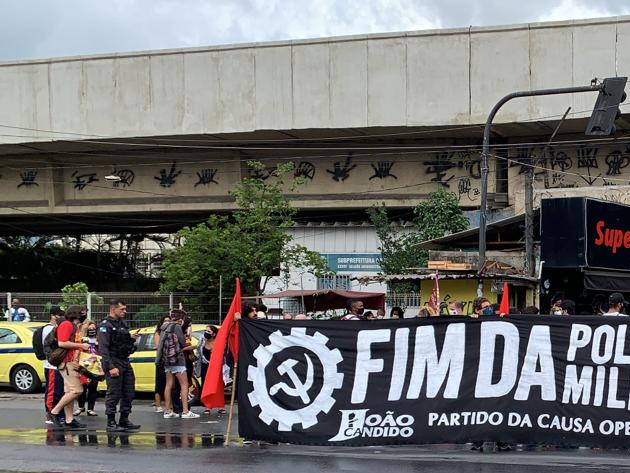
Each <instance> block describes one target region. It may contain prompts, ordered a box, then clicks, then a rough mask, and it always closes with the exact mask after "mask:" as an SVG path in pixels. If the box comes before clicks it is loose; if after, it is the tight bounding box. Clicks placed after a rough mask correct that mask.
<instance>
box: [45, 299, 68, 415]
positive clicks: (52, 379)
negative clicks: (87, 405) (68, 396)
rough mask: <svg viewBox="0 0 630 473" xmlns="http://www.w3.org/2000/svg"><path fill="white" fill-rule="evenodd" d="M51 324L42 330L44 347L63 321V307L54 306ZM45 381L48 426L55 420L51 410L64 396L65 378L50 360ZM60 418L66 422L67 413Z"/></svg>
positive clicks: (51, 313)
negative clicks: (50, 335)
mask: <svg viewBox="0 0 630 473" xmlns="http://www.w3.org/2000/svg"><path fill="white" fill-rule="evenodd" d="M49 313H50V322H49V323H48V325H46V326H44V327H43V329H42V345H44V341H45V340H46V337H47V336H48V335H49V334H50V333H51V332H52V331H53V330H55V328H56V327H57V325H58V324H59V323H61V321H63V316H64V311H63V309H62V308H61V307H59V306H57V305H54V306H52V307H51V308H50V310H49ZM44 379H45V380H46V385H45V388H44V408H45V409H46V424H52V423H53V420H52V417H51V415H50V410H51V409H52V408H53V407H55V405H56V404H57V403H58V402H59V400H60V399H61V397H62V396H63V377H62V376H61V373H60V372H59V370H58V369H57V367H56V366H54V365H51V364H50V362H49V361H48V360H44ZM60 416H61V417H62V418H63V420H64V422H65V413H64V412H62V413H61V414H60Z"/></svg>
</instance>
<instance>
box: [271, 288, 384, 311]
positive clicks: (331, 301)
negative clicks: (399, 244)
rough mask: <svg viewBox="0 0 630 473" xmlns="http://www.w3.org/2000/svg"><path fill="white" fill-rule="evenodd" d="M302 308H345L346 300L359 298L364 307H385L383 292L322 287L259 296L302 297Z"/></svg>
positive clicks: (310, 309)
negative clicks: (303, 306) (316, 289)
mask: <svg viewBox="0 0 630 473" xmlns="http://www.w3.org/2000/svg"><path fill="white" fill-rule="evenodd" d="M302 297H303V298H304V305H305V306H306V307H305V308H304V310H306V311H307V312H316V311H318V310H330V309H346V308H347V304H348V301H349V300H351V299H359V300H360V301H362V302H363V305H364V306H365V308H366V309H385V294H384V293H382V292H362V291H342V290H337V289H335V290H333V289H322V290H319V291H299V290H291V291H282V292H278V293H276V294H269V295H264V296H260V298H261V299H284V298H293V299H302Z"/></svg>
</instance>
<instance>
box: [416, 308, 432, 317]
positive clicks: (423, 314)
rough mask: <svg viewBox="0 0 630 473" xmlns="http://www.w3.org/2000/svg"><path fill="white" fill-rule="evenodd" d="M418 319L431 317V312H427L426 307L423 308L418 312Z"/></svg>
mask: <svg viewBox="0 0 630 473" xmlns="http://www.w3.org/2000/svg"><path fill="white" fill-rule="evenodd" d="M417 317H418V318H421V319H424V318H426V317H431V312H429V309H428V307H423V308H422V309H420V310H419V311H418V315H417Z"/></svg>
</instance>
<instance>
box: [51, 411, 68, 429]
mask: <svg viewBox="0 0 630 473" xmlns="http://www.w3.org/2000/svg"><path fill="white" fill-rule="evenodd" d="M50 420H52V425H53V429H54V430H65V428H66V421H65V419H63V418H61V417H60V416H59V414H50Z"/></svg>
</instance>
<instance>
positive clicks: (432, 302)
mask: <svg viewBox="0 0 630 473" xmlns="http://www.w3.org/2000/svg"><path fill="white" fill-rule="evenodd" d="M438 279H439V278H438V273H437V271H436V272H435V278H434V279H433V289H431V297H430V298H429V304H428V306H429V308H430V309H432V310H434V311H435V314H431V315H439V313H440V283H439V282H438Z"/></svg>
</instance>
